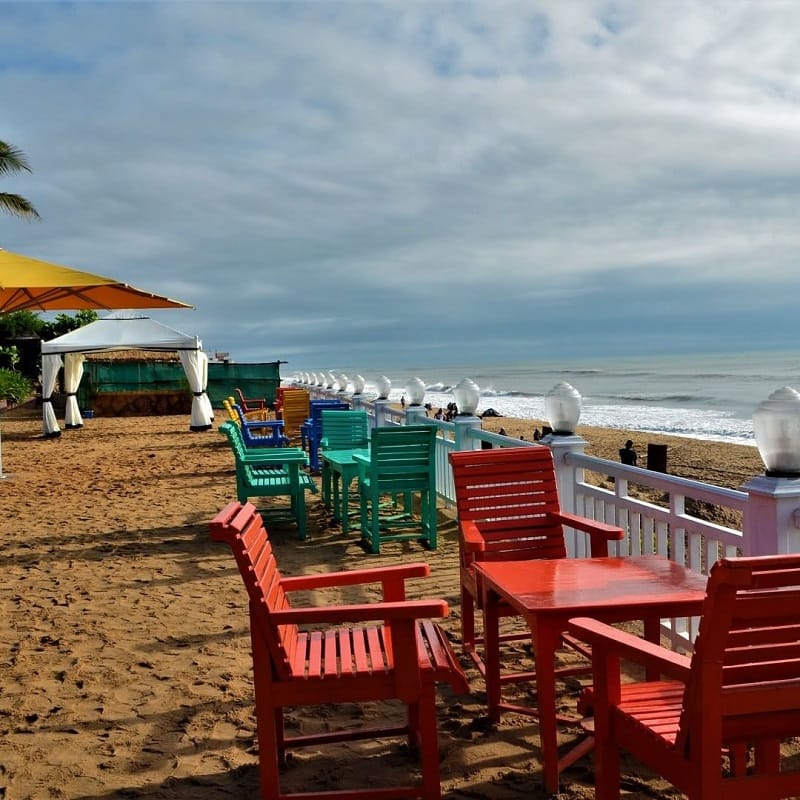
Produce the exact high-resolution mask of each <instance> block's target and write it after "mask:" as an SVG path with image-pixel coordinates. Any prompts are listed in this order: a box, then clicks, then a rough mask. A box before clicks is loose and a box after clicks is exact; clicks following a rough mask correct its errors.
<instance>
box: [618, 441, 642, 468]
mask: <svg viewBox="0 0 800 800" xmlns="http://www.w3.org/2000/svg"><path fill="white" fill-rule="evenodd" d="M638 459H639V456H638V455H636V451H635V450H634V449H633V440H631V439H628V441H627V442H625V447H623V448H622V449H621V450H620V451H619V460H620V461H621V462H622V463H623V464H627V465H628V466H629V467H635V466H636V462H637V461H638Z"/></svg>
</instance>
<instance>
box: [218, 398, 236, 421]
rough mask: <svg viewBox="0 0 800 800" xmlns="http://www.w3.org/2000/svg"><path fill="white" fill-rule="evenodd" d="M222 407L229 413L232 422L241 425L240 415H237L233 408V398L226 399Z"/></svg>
mask: <svg viewBox="0 0 800 800" xmlns="http://www.w3.org/2000/svg"><path fill="white" fill-rule="evenodd" d="M222 405H223V407H224V408H225V410H226V411H227V412H228V416H229V417H230V418H231V421H232V422H235V423H236V424H237V425H239V424H240V420H239V415H238V414H237V413H236V410H235V409H234V407H233V398H232V397H228V398H226V399H225V400H223V401H222Z"/></svg>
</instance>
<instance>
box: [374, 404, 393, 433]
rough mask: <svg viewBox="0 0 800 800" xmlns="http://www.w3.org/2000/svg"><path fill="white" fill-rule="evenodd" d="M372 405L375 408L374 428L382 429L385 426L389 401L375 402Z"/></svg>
mask: <svg viewBox="0 0 800 800" xmlns="http://www.w3.org/2000/svg"><path fill="white" fill-rule="evenodd" d="M373 405H374V407H375V427H376V428H383V427H384V426H385V425H386V417H387V414H386V410H387V409H388V408H389V406H390V405H391V403H390V402H389V400H375V401H374V403H373Z"/></svg>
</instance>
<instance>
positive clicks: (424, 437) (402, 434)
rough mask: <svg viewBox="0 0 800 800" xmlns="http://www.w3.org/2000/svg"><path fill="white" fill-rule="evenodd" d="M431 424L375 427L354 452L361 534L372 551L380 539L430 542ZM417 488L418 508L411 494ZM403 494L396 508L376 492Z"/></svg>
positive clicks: (433, 504)
mask: <svg viewBox="0 0 800 800" xmlns="http://www.w3.org/2000/svg"><path fill="white" fill-rule="evenodd" d="M435 448H436V430H435V428H433V427H432V426H430V425H405V426H402V427H396V428H395V427H392V428H375V429H374V430H373V431H372V436H371V437H370V450H369V454H368V455H363V454H358V453H356V454H355V455H354V456H353V460H354V461H355V462H356V464H357V466H358V487H359V500H360V517H361V538H362V539H363V540H364V543H365V544H366V545H367V546H368V547H369V549H370V550H371V551H372V552H373V553H379V552H380V547H381V542H397V541H409V540H413V541H417V540H419V541H422V542H423V543H424V544H425V545H426V546H427V547H428V548H430V549H434V548H435V547H436V459H435V457H434V453H435ZM414 494H419V497H420V507H419V513H418V514H415V513H414V511H413V508H412V502H411V500H412V496H413V495H414ZM383 495H391V496H392V497H394V498H396V497H398V496H402V497H403V498H404V508H403V509H402V511H401V510H400V509H399V507H398V506H397V505H396V504H393V505H392V513H389V514H386V513H384V512H383V510H382V507H381V502H380V500H381V496H383Z"/></svg>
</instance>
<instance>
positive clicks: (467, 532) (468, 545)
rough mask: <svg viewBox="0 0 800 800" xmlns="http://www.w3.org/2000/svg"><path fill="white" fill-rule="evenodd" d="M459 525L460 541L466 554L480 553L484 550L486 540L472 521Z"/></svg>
mask: <svg viewBox="0 0 800 800" xmlns="http://www.w3.org/2000/svg"><path fill="white" fill-rule="evenodd" d="M459 524H460V526H461V541H462V544H463V547H464V549H465V550H466V551H467V552H468V553H482V552H483V551H484V550H486V540H485V539H484V538H483V536H482V535H481V532H480V530H479V528H478V526H477V525H476V524H475V523H474V522H473V521H472V520H469V519H467V520H464V521H463V522H460V523H459Z"/></svg>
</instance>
